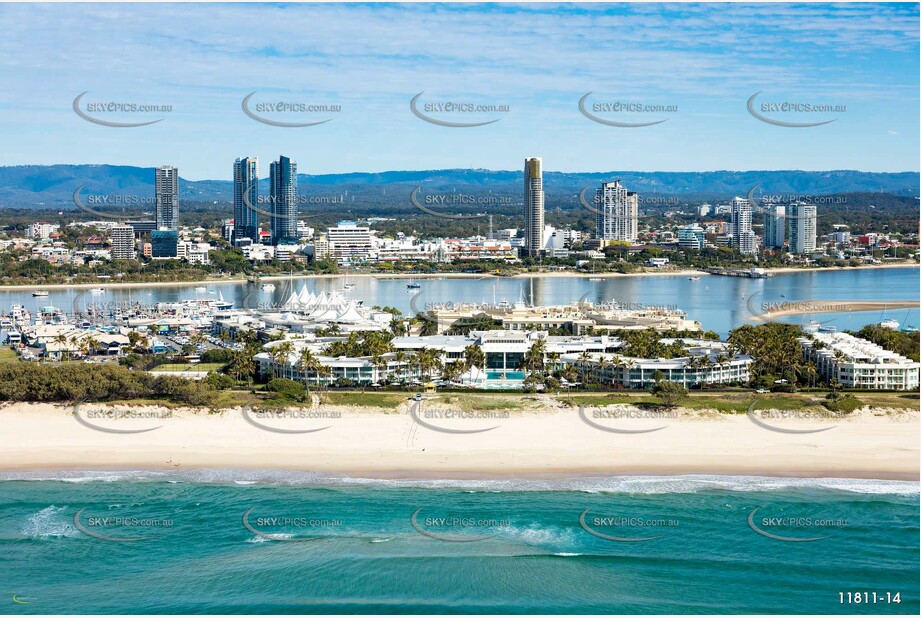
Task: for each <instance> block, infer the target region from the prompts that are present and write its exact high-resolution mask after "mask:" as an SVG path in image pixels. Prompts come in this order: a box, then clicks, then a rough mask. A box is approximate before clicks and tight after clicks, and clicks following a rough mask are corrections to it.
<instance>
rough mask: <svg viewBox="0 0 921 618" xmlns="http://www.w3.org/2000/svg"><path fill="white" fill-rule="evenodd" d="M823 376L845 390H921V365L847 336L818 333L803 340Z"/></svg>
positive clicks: (807, 357)
mask: <svg viewBox="0 0 921 618" xmlns="http://www.w3.org/2000/svg"><path fill="white" fill-rule="evenodd" d="M798 341H799V343H800V345H801V346H802V349H803V357H804V358H805V360H807V361H811V362H813V363H815V366H816V369H817V370H818V372H819V375H821V376H822V377H824V378H825V379H826V380H832V379H835V380H837V381H838V382H840V383H841V385H842V386H844V387H845V388H861V389H875V390H896V391H907V390H915V389H917V388H918V373H919V367H921V364H919V363H916V362H915V361H913V360H911V359H910V358H906V357H904V356H902V355H900V354H897V353H895V352H892V351H890V350H887V349H885V348H883V347H882V346H878V345H876V344H875V343H873V342H871V341H867V340H866V339H861V338H859V337H855V336H854V335H849V334H847V333H815V334H812V335H810V336H808V337H801V338H800V339H799V340H798Z"/></svg>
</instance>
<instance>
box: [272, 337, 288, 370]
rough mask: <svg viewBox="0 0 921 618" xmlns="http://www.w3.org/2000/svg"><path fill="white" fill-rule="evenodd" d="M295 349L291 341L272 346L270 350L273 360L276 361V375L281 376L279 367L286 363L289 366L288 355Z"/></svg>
mask: <svg viewBox="0 0 921 618" xmlns="http://www.w3.org/2000/svg"><path fill="white" fill-rule="evenodd" d="M293 351H294V344H293V343H291V342H290V341H284V342H282V343H280V344H278V345H277V346H275V347H273V348H272V351H271V352H270V354H271V356H272V361H274V363H275V377H279V369H281V368H282V366H283V365H284V366H285V367H287V366H288V357H289V356H290V355H291V352H293Z"/></svg>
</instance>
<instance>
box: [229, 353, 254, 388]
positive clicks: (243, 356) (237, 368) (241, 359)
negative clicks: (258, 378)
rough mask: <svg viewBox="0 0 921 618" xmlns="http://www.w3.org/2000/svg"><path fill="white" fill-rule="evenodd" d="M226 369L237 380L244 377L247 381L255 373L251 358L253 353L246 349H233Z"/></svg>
mask: <svg viewBox="0 0 921 618" xmlns="http://www.w3.org/2000/svg"><path fill="white" fill-rule="evenodd" d="M227 371H228V373H230V375H232V376H233V377H235V378H236V379H238V380H242V379H244V378H246V380H247V382H248V381H250V380H252V377H253V375H254V374H255V373H256V362H255V361H254V360H253V355H252V354H251V353H250V351H249V350H246V349H243V350H237V351H235V352H234V353H233V356H232V357H231V360H230V367H228V369H227Z"/></svg>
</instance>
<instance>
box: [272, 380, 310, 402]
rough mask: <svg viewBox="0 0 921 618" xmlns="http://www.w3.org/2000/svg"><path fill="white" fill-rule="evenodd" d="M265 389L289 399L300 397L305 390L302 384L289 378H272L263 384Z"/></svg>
mask: <svg viewBox="0 0 921 618" xmlns="http://www.w3.org/2000/svg"><path fill="white" fill-rule="evenodd" d="M265 390H267V391H269V392H272V393H278V394H279V395H281V396H282V397H287V398H290V399H300V398H301V397H303V396H304V393H305V392H306V389H305V388H304V385H303V384H301V383H300V382H298V381H297V380H291V379H290V378H272V379H271V380H269V383H268V384H266V385H265Z"/></svg>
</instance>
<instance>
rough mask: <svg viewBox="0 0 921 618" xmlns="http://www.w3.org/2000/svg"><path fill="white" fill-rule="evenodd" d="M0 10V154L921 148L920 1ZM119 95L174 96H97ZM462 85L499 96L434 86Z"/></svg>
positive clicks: (575, 153)
mask: <svg viewBox="0 0 921 618" xmlns="http://www.w3.org/2000/svg"><path fill="white" fill-rule="evenodd" d="M0 24H2V25H3V32H4V37H2V39H0V66H2V75H3V87H2V88H0V135H2V143H3V148H2V149H0V165H25V164H55V163H73V164H82V163H91V164H104V163H107V164H114V165H135V166H144V167H149V166H154V165H175V166H178V167H179V170H180V173H181V175H182V176H183V177H184V178H187V179H190V180H201V179H229V178H230V177H231V172H232V163H233V160H234V159H235V158H237V157H242V156H258V157H259V158H260V170H259V174H260V176H262V177H264V176H267V175H268V162H269V161H270V160H272V159H274V158H277V157H278V155H280V154H284V155H286V156H290V157H291V158H292V159H294V160H295V161H297V163H298V171H299V172H300V173H308V174H327V173H344V172H352V171H364V172H367V171H371V172H374V171H385V170H420V169H444V168H485V169H506V170H507V169H520V168H521V167H522V166H523V160H524V158H525V157H529V156H540V157H543V160H544V168H545V169H546V170H554V171H566V172H595V171H609V170H640V171H707V170H753V169H755V170H786V169H803V170H829V169H856V170H862V171H878V172H887V171H889V172H895V171H917V170H918V169H919V40H918V39H919V7H918V4H753V5H742V4H733V5H725V4H649V3H646V4H563V5H555V4H466V5H453V4H448V5H445V4H441V5H439V4H181V5H175V4H174V5H166V4H161V5H155V4H144V5H142V4H130V5H129V4H0ZM83 92H86V93H87V94H86V95H84V97H83V98H82V99H80V101H79V103H78V105H77V107H78V109H80V111H82V112H84V114H85V115H86V116H89V117H90V118H95V119H100V120H103V121H107V122H127V123H139V122H149V121H153V120H159V122H156V123H155V124H149V125H146V126H136V127H111V126H103V125H100V124H97V123H95V122H92V121H91V120H87V119H84V118H82V117H80V116H79V115H78V114H77V113H75V111H74V109H73V107H74V99H75V98H76V97H77V96H78V95H80V94H81V93H83ZM250 93H255V94H254V95H253V96H252V97H251V98H250V99H249V102H248V109H249V111H250V112H251V113H253V115H255V116H257V117H259V118H262V119H264V120H268V121H269V122H288V123H315V122H320V121H323V120H328V122H325V123H323V124H315V125H313V126H304V127H282V126H276V125H273V124H268V123H264V122H261V121H258V120H255V119H253V118H251V117H250V116H248V115H247V114H246V113H244V111H243V106H242V101H243V99H244V98H245V97H246V96H247V95H249V94H250ZM419 93H423V94H422V95H421V96H420V97H419V98H418V99H417V103H416V111H418V112H419V114H420V115H422V116H426V117H428V118H431V119H434V120H435V121H440V122H449V123H463V124H479V126H464V127H458V126H443V125H441V124H437V123H436V122H429V121H426V120H423V119H422V118H420V117H419V116H417V115H416V114H414V113H413V110H412V109H411V106H410V102H411V100H412V99H413V97H415V96H416V95H418V94H419ZM588 93H592V94H590V95H589V96H588V97H586V98H585V99H584V101H583V107H584V108H585V111H586V112H587V113H588V115H591V116H593V117H594V118H596V119H600V120H602V121H607V122H616V123H621V124H624V123H630V124H646V123H650V122H658V121H661V120H665V122H658V124H653V125H650V126H641V127H636V126H631V127H623V126H610V125H609V124H604V123H603V122H598V121H596V120H592V119H590V118H589V117H587V115H586V114H583V113H582V112H581V111H580V107H579V102H580V99H583V97H585V95H587V94H588ZM755 93H760V94H758V96H757V97H756V98H755V100H754V101H753V103H752V108H753V110H754V111H755V112H756V113H757V114H759V115H760V116H761V117H762V118H766V119H767V121H766V120H762V119H759V118H756V117H755V116H754V115H753V114H751V113H750V112H749V110H748V108H747V103H748V101H749V99H750V98H751V97H752V96H753V95H755ZM109 102H118V103H127V104H134V105H168V106H170V107H171V109H170V110H169V111H159V112H153V113H145V112H130V113H129V112H117V111H116V112H108V111H104V110H103V111H99V110H98V109H95V110H91V109H90V106H92V105H98V104H100V103H101V104H108V103H109ZM273 102H283V103H291V104H295V105H301V106H306V105H326V106H339V110H338V111H325V112H313V111H293V112H276V111H272V110H269V109H266V107H265V104H266V103H273ZM446 102H450V103H463V104H468V103H469V104H474V105H489V106H501V107H500V110H499V111H488V112H477V111H470V112H468V111H463V112H443V111H441V112H439V111H437V109H436V108H433V107H432V105H435V104H439V103H446ZM616 103H629V104H639V105H644V106H648V105H652V106H659V107H658V108H657V110H656V111H623V109H621V110H620V111H616V110H613V107H614V106H613V105H609V104H616ZM781 103H795V104H797V105H799V104H820V105H829V106H831V108H830V110H831V111H821V112H815V111H813V112H798V111H789V109H787V110H786V111H784V110H783V109H782V108H777V107H772V106H773V105H778V104H781ZM503 108H504V109H503ZM493 109H495V108H493ZM493 120H497V122H492V123H491V124H480V123H484V122H489V121H493ZM771 120H773V121H777V122H781V123H810V124H811V123H818V122H825V121H828V120H833V122H830V123H827V124H822V125H820V126H809V127H791V126H782V125H778V124H775V123H772V122H770V121H771Z"/></svg>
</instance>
